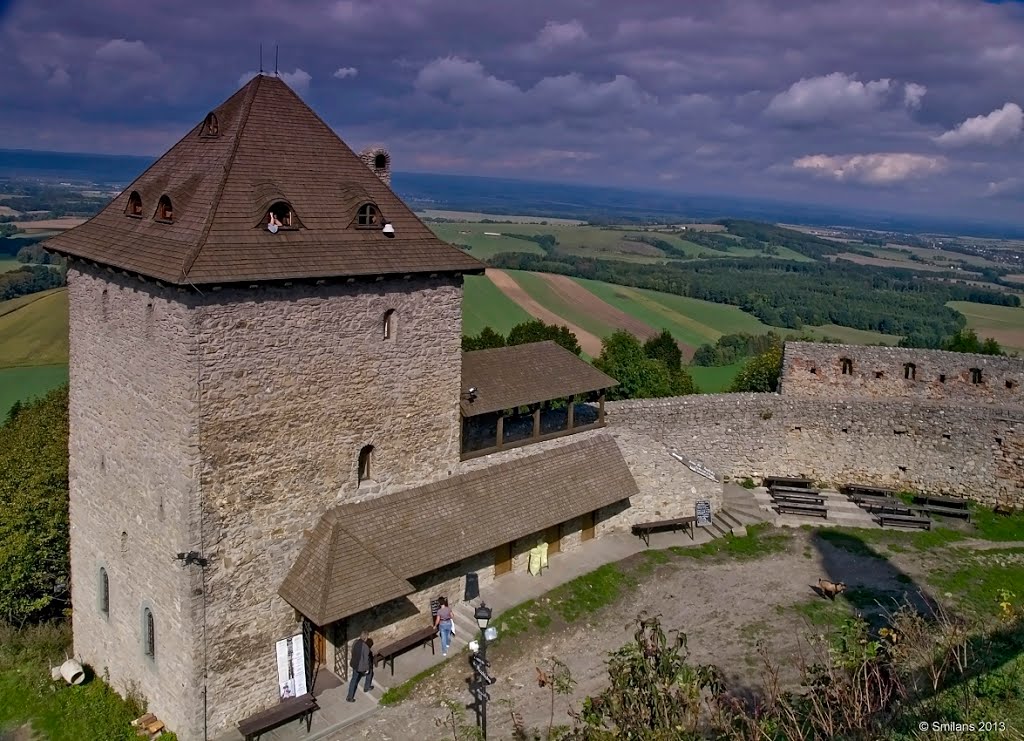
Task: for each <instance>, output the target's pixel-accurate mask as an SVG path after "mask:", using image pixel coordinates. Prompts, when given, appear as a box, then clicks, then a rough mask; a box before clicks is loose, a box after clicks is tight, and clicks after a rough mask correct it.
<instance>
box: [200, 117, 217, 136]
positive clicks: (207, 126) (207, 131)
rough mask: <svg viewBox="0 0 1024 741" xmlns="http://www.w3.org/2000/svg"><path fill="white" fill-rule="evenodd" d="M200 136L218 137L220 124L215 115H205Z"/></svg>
mask: <svg viewBox="0 0 1024 741" xmlns="http://www.w3.org/2000/svg"><path fill="white" fill-rule="evenodd" d="M201 135H202V136H220V122H219V121H218V120H217V114H216V113H213V112H212V111H211V112H210V113H207V114H206V120H205V121H203V128H202V131H201Z"/></svg>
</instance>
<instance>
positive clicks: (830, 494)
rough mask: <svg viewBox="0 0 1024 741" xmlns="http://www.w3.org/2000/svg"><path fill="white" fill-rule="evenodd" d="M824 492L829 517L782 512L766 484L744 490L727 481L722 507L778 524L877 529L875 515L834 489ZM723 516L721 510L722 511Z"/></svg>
mask: <svg viewBox="0 0 1024 741" xmlns="http://www.w3.org/2000/svg"><path fill="white" fill-rule="evenodd" d="M820 495H821V496H822V497H824V498H825V506H826V507H827V508H828V519H822V518H821V517H811V516H803V515H794V514H785V515H780V514H779V513H778V512H776V511H775V509H774V507H773V506H772V498H771V496H770V495H769V494H768V490H767V489H765V488H764V487H760V486H759V487H757V488H754V489H744V488H743V487H742V486H739V485H737V484H733V483H727V484H725V485H724V486H723V493H722V507H723V512H725V513H740V514H742V515H744V516H747V517H755V516H756V517H759V518H760V520H759V521H761V522H770V523H772V524H773V525H775V526H776V527H802V526H803V525H814V526H816V527H860V528H872V529H877V528H878V527H879V525H878V523H877V522H875V520H874V518H873V517H872V516H871V515H870V514H869V513H867V512H865V511H864V510H863V509H861V508H860V507H858V506H857V505H856V504H854V503H853V502H851V501H850V500H849V499H848V498H847V497H846V496H844V495H843V494H840V493H839V492H837V491H833V490H831V489H822V490H821V491H820ZM720 515H721V513H720Z"/></svg>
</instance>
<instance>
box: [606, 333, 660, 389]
mask: <svg viewBox="0 0 1024 741" xmlns="http://www.w3.org/2000/svg"><path fill="white" fill-rule="evenodd" d="M594 367H595V368H597V369H598V370H600V371H602V372H604V373H607V374H608V375H609V376H611V377H612V378H614V379H615V380H616V381H618V382H619V384H618V386H614V387H612V388H611V389H609V390H608V398H609V399H645V398H650V397H658V396H672V395H673V394H674V392H673V387H672V377H671V375H670V374H669V371H668V368H666V367H665V365H664V363H662V362H660V361H658V360H653V359H651V358H649V357H647V355H646V353H644V348H643V345H641V344H640V340H638V339H637V338H636V337H634V336H633V335H631V334H630V333H629V332H627V331H625V330H622V329H620V330H618V331H616V332H613V333H612V334H611V335H609V336H608V337H605V338H604V339H603V340H602V341H601V354H600V355H599V356H598V357H597V358H596V359H595V360H594Z"/></svg>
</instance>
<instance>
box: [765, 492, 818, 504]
mask: <svg viewBox="0 0 1024 741" xmlns="http://www.w3.org/2000/svg"><path fill="white" fill-rule="evenodd" d="M772 500H774V501H775V503H776V504H780V503H781V504H813V505H816V506H818V507H821V506H822V505H824V504H825V497H823V496H820V495H814V494H772Z"/></svg>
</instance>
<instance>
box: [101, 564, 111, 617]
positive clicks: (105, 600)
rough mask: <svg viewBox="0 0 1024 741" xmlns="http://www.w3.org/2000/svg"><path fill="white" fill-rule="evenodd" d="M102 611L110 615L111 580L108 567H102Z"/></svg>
mask: <svg viewBox="0 0 1024 741" xmlns="http://www.w3.org/2000/svg"><path fill="white" fill-rule="evenodd" d="M100 612H102V613H103V614H104V615H110V580H109V579H108V578H107V570H106V569H100Z"/></svg>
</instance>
